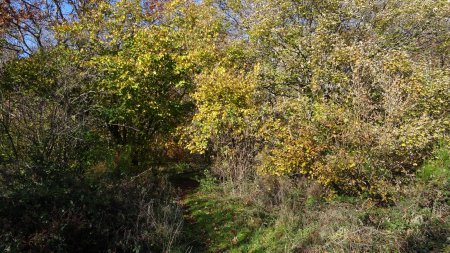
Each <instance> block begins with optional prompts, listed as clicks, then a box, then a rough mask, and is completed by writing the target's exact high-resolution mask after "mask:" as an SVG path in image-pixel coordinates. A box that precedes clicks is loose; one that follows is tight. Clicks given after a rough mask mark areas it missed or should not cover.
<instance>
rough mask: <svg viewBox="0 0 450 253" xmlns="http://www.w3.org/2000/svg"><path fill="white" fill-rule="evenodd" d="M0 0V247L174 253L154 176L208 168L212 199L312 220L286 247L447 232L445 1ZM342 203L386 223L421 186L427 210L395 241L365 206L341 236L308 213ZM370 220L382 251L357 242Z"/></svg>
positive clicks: (172, 215) (423, 237) (168, 216)
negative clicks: (213, 182)
mask: <svg viewBox="0 0 450 253" xmlns="http://www.w3.org/2000/svg"><path fill="white" fill-rule="evenodd" d="M0 11H1V14H2V15H1V18H0V51H1V55H0V59H1V60H0V191H1V194H0V220H1V221H2V225H1V227H0V229H1V230H0V233H1V235H0V245H1V246H0V250H3V251H12V252H15V251H58V250H59V251H82V250H88V249H90V250H93V251H108V250H109V251H114V252H115V251H136V252H145V251H170V250H177V247H181V246H180V245H184V243H186V242H183V235H182V234H183V233H182V232H181V231H182V228H181V227H182V226H181V225H182V223H183V222H182V215H181V211H180V209H179V206H177V205H176V204H175V203H174V199H175V195H176V194H175V193H174V192H173V191H172V190H170V186H168V185H167V182H166V181H165V180H162V179H161V178H163V177H164V176H163V174H164V173H166V171H167V170H168V169H169V168H173V167H174V166H175V165H173V164H176V163H178V164H179V165H178V166H175V167H177V168H181V169H183V168H185V167H186V166H185V167H184V166H183V165H185V164H189V163H200V161H201V162H202V163H205V162H208V165H209V167H210V171H211V174H212V175H213V176H214V177H216V178H217V179H218V180H219V181H220V182H222V185H223V186H224V188H223V189H226V190H225V191H223V192H222V193H226V194H230V195H231V196H240V198H241V200H243V201H244V202H246V201H247V202H252V203H253V204H255V205H257V206H259V207H261V208H262V209H264V210H265V211H264V212H269V213H275V214H276V215H277V216H279V217H283V216H285V217H291V218H294V219H296V218H295V217H296V216H304V217H303V218H302V219H299V220H296V222H299V223H295V222H293V224H303V225H302V228H301V231H303V232H304V233H306V232H305V231H304V229H309V228H308V226H309V225H311V226H314V228H313V227H311V228H310V230H308V231H309V232H311V233H309V232H308V233H307V235H308V236H309V237H307V238H306V237H305V238H303V239H301V240H305V242H304V243H303V244H301V243H300V244H301V245H300V244H296V245H291V246H292V247H290V250H293V251H295V250H297V251H302V250H307V249H309V250H313V251H314V250H317V251H322V250H333V249H335V250H342V251H346V250H361V251H374V250H375V251H383V250H386V249H385V248H383V247H381V246H380V247H379V248H376V247H375V248H374V246H373V245H374V244H375V243H378V242H379V241H383V240H388V239H389V238H390V237H389V236H390V235H392V236H393V237H392V238H391V239H393V238H397V239H399V240H400V238H411V240H410V241H407V240H408V239H406V241H402V243H403V244H402V245H401V246H399V245H400V244H395V245H393V246H392V247H390V246H387V247H388V248H389V250H391V249H396V250H399V251H408V250H410V249H412V248H414V247H415V246H414V245H416V244H414V242H413V241H414V240H418V241H423V242H424V243H425V242H428V241H430V242H431V244H432V246H430V247H429V248H426V247H425V248H424V250H426V249H431V248H433V247H434V246H435V245H438V246H439V241H440V242H441V241H442V240H445V238H444V237H445V236H444V237H443V236H442V235H443V234H445V233H447V232H448V221H447V220H446V219H447V218H448V186H449V177H448V176H449V175H448V171H449V166H450V165H449V164H448V150H449V148H448V143H449V129H450V68H449V55H450V54H449V53H450V22H449V20H450V16H449V13H450V4H449V2H448V1H446V0H425V1H423V0H422V1H417V0H413V1H406V0H405V1H365V0H358V1H337V0H328V1H312V0H311V1H310V0H304V1H294V0H292V1H291V0H288V1H286V0H283V1H282V0H252V1H240V0H227V1H214V0H208V1H178V0H172V1H156V0H155V1H138V0H120V1H96V0H90V1H40V0H33V1H28V0H14V1H6V2H2V3H0ZM433 150H438V151H434V152H435V153H433ZM436 152H437V153H436ZM434 157H439V159H434ZM446 157H447V158H446ZM180 164H181V165H180ZM187 167H189V166H187ZM194 167H195V166H194ZM201 167H203V166H201ZM287 196H289V197H287ZM296 198H298V202H295V201H297V200H296ZM345 198H349V199H353V198H357V199H358V201H360V202H358V203H361V202H364V203H366V204H364V205H366V206H369V207H374V206H377V208H378V207H380V206H391V207H392V209H390V210H391V211H392V215H393V216H395V215H396V214H398V213H399V212H400V211H398V210H397V209H401V208H403V207H404V206H406V205H407V203H406V202H405V199H408V198H410V199H415V198H417V199H415V201H414V202H413V203H409V204H410V206H414V208H413V209H414V210H418V212H419V211H420V212H424V213H423V214H420V215H422V216H420V217H422V218H417V217H418V216H417V215H416V214H415V213H414V214H411V215H410V216H408V219H409V220H408V222H409V223H408V224H409V225H408V226H409V227H408V226H406V225H405V226H404V224H405V223H401V224H397V225H398V226H400V228H398V230H395V229H394V230H395V231H397V232H398V233H397V232H393V233H394V234H389V236H386V235H385V234H384V235H383V234H377V233H379V231H375V230H373V227H376V226H391V225H392V224H391V223H389V222H388V223H389V224H387V225H386V223H383V222H385V221H382V219H378V218H372V217H373V215H372V214H371V213H370V212H371V211H370V210H369V211H367V213H368V214H367V215H368V217H369V218H367V219H366V218H361V219H359V218H358V219H354V220H352V219H350V221H349V223H348V224H347V225H348V226H349V227H345V226H346V225H344V226H343V227H344V228H343V229H344V230H342V229H341V230H339V229H338V227H339V226H340V224H339V223H336V224H334V223H333V224H334V225H333V224H328V223H326V222H324V223H321V222H322V221H320V220H316V218H317V217H315V218H314V216H315V215H316V214H317V213H316V212H320V211H318V210H328V211H330V210H331V209H332V208H334V205H333V204H330V203H336V202H333V201H338V202H339V201H340V200H342V199H345ZM416 200H417V201H416ZM289 201H294V202H295V203H297V204H298V205H297V204H295V205H293V204H292V203H291V202H289ZM314 201H319V202H320V203H321V204H320V206H315V205H313V204H312V203H313V202H314ZM423 201H425V202H427V201H429V203H428V202H427V203H422V202H423ZM343 202H345V201H343ZM327 203H328V204H327ZM291 204H292V205H291ZM361 205H362V204H361ZM287 206H290V207H289V208H288V209H286V210H287V211H286V210H285V211H286V212H291V213H283V212H282V211H280V210H284V209H283V208H285V207H286V208H287ZM324 206H325V207H324ZM336 206H339V204H336ZM313 207H314V208H317V209H314V208H313ZM359 207H360V205H359V204H358V205H354V206H352V207H351V208H359ZM327 208H330V209H327ZM351 208H346V207H344V208H343V209H342V210H347V209H348V210H350V209H351ZM374 208H375V207H374ZM380 208H381V207H380ZM338 209H339V208H338ZM295 210H297V211H299V210H302V211H299V212H301V213H297V214H294V213H292V212H294V211H295ZM339 210H341V209H339ZM376 210H378V209H376ZM380 210H385V209H380ZM388 210H389V209H388ZM328 211H327V212H328ZM397 211H398V212H397ZM330 212H332V211H330ZM337 212H339V211H337ZM342 212H343V213H341V214H339V213H338V214H336V213H334V214H330V215H331V216H333V215H337V216H339V217H337V218H336V219H338V220H339V219H342V220H343V219H344V217H347V216H346V215H345V214H344V213H345V212H346V211H342ZM380 212H383V211H380ZM308 215H310V216H308ZM374 215H380V214H374ZM319 216H320V215H319ZM308 217H310V218H311V219H310V220H308ZM333 217H334V216H333ZM423 217H426V218H423ZM416 218H417V219H421V220H420V221H417V222H416V221H415V220H414V219H416ZM392 219H393V220H401V219H399V218H398V217H393V218H392ZM437 219H443V220H444V221H442V222H441V223H442V224H443V225H441V226H439V225H436V223H435V221H436V220H437ZM361 220H364V222H366V221H367V224H366V223H364V224H363V225H361V224H359V225H361V226H362V227H358V226H359V225H358V224H357V223H358V221H361ZM285 224H286V223H285ZM326 224H328V225H330V226H331V227H329V228H325V226H326ZM374 224H376V225H374ZM397 225H396V224H394V225H392V226H397ZM410 225H411V226H410ZM416 225H417V226H416ZM419 225H420V226H423V227H427V226H428V227H430V230H426V229H425V228H423V229H425V230H421V229H422V227H420V226H419ZM333 226H334V227H333ZM419 227H420V228H419ZM290 229H292V230H296V229H297V230H298V228H292V227H291V228H290ZM318 229H320V231H319V230H318ZM327 229H329V230H327ZM336 229H337V230H338V231H337V230H336ZM361 229H362V230H363V232H367V233H366V234H367V235H368V236H373V243H368V245H370V246H368V247H364V246H361V247H359V246H358V247H356V248H352V247H353V246H351V245H353V244H351V242H353V241H352V240H362V237H361V238H359V237H358V238H356V237H353V235H354V233H357V232H358V231H361ZM408 229H411V230H408ZM335 230H336V231H335ZM314 231H316V232H314ZM389 231H391V232H392V231H393V230H389ZM405 231H409V232H405ZM303 232H302V233H303ZM315 233H319V234H320V236H321V237H320V236H319V237H318V238H321V239H320V240H319V239H318V240H315V239H314V238H313V237H314V235H316V234H315ZM338 233H340V234H338ZM380 233H381V232H380ZM405 233H406V237H405ZM408 233H409V234H408ZM414 233H415V234H414ZM414 235H417V236H414ZM408 236H411V237H408ZM433 236H435V237H433ZM430 237H433V238H435V239H433V238H431V239H430ZM330 238H331V239H330ZM333 238H334V239H333ZM377 238H381V239H380V240H379V241H378V239H377ZM436 238H437V239H436ZM297 239H298V238H297ZM292 240H294V239H292ZM299 240H300V239H299ZM330 240H331V241H332V242H333V241H334V242H337V241H339V240H343V241H342V243H341V242H340V243H338V244H335V245H331V244H329V243H328V244H326V243H325V242H326V241H330ZM177 242H178V243H177ZM347 242H348V243H349V244H346V243H347ZM359 242H360V241H358V242H357V243H359ZM314 243H315V244H317V245H316V246H311V245H312V244H314ZM425 244H426V243H425ZM302 245H303V246H304V248H302V247H303V246H302ZM349 245H350V246H349ZM408 245H409V246H408ZM411 245H413V246H411ZM438 246H436V247H438ZM439 247H440V246H439Z"/></svg>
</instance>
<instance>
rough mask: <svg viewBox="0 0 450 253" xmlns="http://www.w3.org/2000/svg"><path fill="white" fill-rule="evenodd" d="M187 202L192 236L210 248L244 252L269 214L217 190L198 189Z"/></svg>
mask: <svg viewBox="0 0 450 253" xmlns="http://www.w3.org/2000/svg"><path fill="white" fill-rule="evenodd" d="M184 204H185V206H186V207H187V212H186V217H185V218H186V220H187V221H188V222H189V223H190V224H189V226H188V237H189V238H191V240H192V241H193V242H194V244H197V245H199V249H198V250H202V251H206V252H242V247H243V246H244V245H245V244H246V243H247V242H248V240H250V239H251V238H253V237H254V236H255V234H256V233H257V231H258V229H260V228H261V227H263V226H264V224H263V220H264V219H265V218H266V217H265V215H264V213H262V212H260V211H258V210H257V209H255V208H252V207H251V206H246V205H244V204H243V203H241V202H240V201H239V200H237V199H232V198H224V197H223V198H222V197H220V196H218V194H216V193H202V192H197V193H194V194H192V195H190V196H188V197H187V198H186V199H185V200H184Z"/></svg>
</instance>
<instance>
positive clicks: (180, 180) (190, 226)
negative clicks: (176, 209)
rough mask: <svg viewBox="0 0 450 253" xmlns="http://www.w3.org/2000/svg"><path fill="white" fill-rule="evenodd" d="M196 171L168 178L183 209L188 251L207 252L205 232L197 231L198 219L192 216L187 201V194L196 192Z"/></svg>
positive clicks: (197, 183) (198, 184)
mask: <svg viewBox="0 0 450 253" xmlns="http://www.w3.org/2000/svg"><path fill="white" fill-rule="evenodd" d="M196 176H198V174H197V173H184V174H179V175H176V176H173V177H171V178H170V183H171V184H172V186H173V187H174V188H175V189H176V190H177V192H178V199H177V203H178V205H180V206H181V208H182V209H183V217H184V220H185V222H186V223H185V226H186V227H185V232H186V236H187V241H188V247H187V248H188V249H189V251H190V252H208V250H207V244H206V243H205V242H206V238H205V233H204V231H199V230H198V226H196V224H197V223H198V221H197V220H196V219H195V218H194V217H193V216H192V210H191V206H189V204H188V203H187V198H189V196H191V195H193V194H196V192H197V189H198V188H199V186H200V182H199V181H198V180H196V179H194V178H195V177H196Z"/></svg>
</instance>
